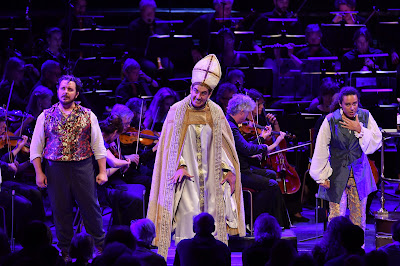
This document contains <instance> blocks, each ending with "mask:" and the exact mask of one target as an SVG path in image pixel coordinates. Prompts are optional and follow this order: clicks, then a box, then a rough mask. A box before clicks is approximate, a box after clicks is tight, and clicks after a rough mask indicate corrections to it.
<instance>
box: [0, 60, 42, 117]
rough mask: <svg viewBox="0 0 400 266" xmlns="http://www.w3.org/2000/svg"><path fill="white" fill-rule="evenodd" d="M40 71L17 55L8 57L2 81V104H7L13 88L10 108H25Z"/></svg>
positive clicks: (0, 103) (0, 93) (0, 98)
mask: <svg viewBox="0 0 400 266" xmlns="http://www.w3.org/2000/svg"><path fill="white" fill-rule="evenodd" d="M39 76H40V74H39V71H38V70H37V69H36V68H35V67H34V66H33V65H31V64H25V62H24V61H23V60H21V59H19V58H17V57H11V58H10V59H8V61H7V63H6V66H5V69H4V75H3V80H2V81H1V83H0V105H1V106H3V105H6V104H7V101H8V97H9V94H10V92H11V89H12V94H11V98H10V106H9V110H25V107H26V105H27V104H28V99H29V92H30V89H31V88H32V86H33V84H35V83H36V82H37V80H38V78H39Z"/></svg>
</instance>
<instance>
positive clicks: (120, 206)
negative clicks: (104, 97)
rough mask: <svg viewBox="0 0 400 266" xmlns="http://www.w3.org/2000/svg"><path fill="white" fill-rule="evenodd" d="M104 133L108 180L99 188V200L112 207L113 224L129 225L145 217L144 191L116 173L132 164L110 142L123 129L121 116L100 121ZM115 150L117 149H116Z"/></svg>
mask: <svg viewBox="0 0 400 266" xmlns="http://www.w3.org/2000/svg"><path fill="white" fill-rule="evenodd" d="M99 125H100V129H101V132H102V134H103V139H104V146H105V147H106V149H107V156H106V160H107V166H108V167H107V176H108V181H107V182H106V184H104V185H103V186H101V187H98V188H97V191H98V194H99V201H100V202H101V203H102V204H104V205H107V206H110V207H111V209H112V217H113V220H112V221H113V225H129V224H130V222H131V220H134V219H138V218H142V217H143V191H144V190H145V187H144V186H143V185H140V184H134V185H132V184H126V183H125V182H124V181H123V180H122V179H121V178H120V175H118V174H115V173H116V172H117V171H118V170H119V169H122V171H123V169H125V170H126V169H127V168H128V167H129V165H130V164H131V161H130V160H129V159H127V160H122V159H118V158H116V157H115V155H114V154H113V149H112V148H111V147H110V144H111V143H113V142H114V141H115V139H116V138H118V137H119V134H121V133H122V131H123V125H122V121H121V118H119V117H118V116H116V115H111V116H109V117H107V119H105V120H103V121H101V122H100V123H99ZM114 152H115V150H114ZM136 163H138V162H137V161H136Z"/></svg>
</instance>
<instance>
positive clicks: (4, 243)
mask: <svg viewBox="0 0 400 266" xmlns="http://www.w3.org/2000/svg"><path fill="white" fill-rule="evenodd" d="M10 254H11V248H10V243H8V237H7V233H6V232H4V231H3V229H1V228H0V265H3V262H4V260H5V259H6V258H7V256H8V255H10Z"/></svg>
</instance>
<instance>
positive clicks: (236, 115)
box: [226, 94, 289, 228]
mask: <svg viewBox="0 0 400 266" xmlns="http://www.w3.org/2000/svg"><path fill="white" fill-rule="evenodd" d="M255 108H256V104H255V102H254V101H253V100H252V99H251V98H250V97H249V96H246V95H243V94H235V95H233V97H232V99H230V100H229V103H228V108H227V116H226V119H227V120H228V123H229V126H230V127H231V130H232V133H233V137H234V139H235V147H236V150H237V153H238V156H239V162H240V173H241V176H242V186H243V187H244V188H250V189H253V190H256V195H255V198H254V199H253V204H254V210H253V212H254V219H256V218H257V217H258V216H259V215H260V214H262V213H264V212H267V213H269V214H270V215H272V216H274V217H275V218H276V219H277V220H278V222H279V224H280V225H281V226H283V227H285V228H289V220H288V216H287V213H286V207H285V204H284V201H283V198H282V194H281V191H280V189H279V186H278V183H277V182H276V173H275V172H274V171H272V170H269V169H260V168H256V167H254V166H252V165H250V164H249V162H248V159H249V158H250V156H254V155H258V154H261V153H262V154H268V152H270V151H271V150H273V149H274V148H275V147H276V146H277V145H278V144H279V142H281V141H282V139H283V138H284V137H285V133H284V132H280V134H279V136H278V137H277V138H276V140H275V142H274V143H273V144H272V145H269V146H268V145H267V144H264V141H265V140H266V139H267V137H268V136H270V135H271V131H272V128H271V126H267V127H266V128H265V130H263V131H262V132H261V134H260V136H259V137H258V138H257V139H256V141H255V142H256V143H257V142H258V141H260V143H261V144H255V143H251V142H248V141H246V140H245V139H244V137H243V136H242V134H241V132H240V130H239V124H241V123H243V122H245V121H246V119H247V117H248V116H249V114H250V113H251V112H252V111H253V110H254V109H255Z"/></svg>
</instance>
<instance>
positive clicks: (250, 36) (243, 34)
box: [210, 31, 254, 53]
mask: <svg viewBox="0 0 400 266" xmlns="http://www.w3.org/2000/svg"><path fill="white" fill-rule="evenodd" d="M233 35H234V36H235V49H236V50H238V51H249V50H253V40H254V31H233ZM210 52H212V53H218V52H220V51H218V32H215V31H213V32H210Z"/></svg>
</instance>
